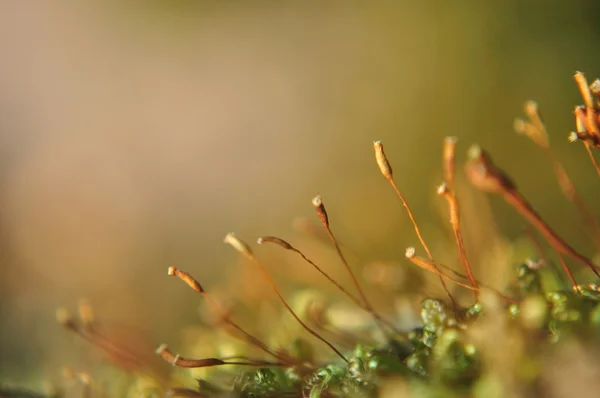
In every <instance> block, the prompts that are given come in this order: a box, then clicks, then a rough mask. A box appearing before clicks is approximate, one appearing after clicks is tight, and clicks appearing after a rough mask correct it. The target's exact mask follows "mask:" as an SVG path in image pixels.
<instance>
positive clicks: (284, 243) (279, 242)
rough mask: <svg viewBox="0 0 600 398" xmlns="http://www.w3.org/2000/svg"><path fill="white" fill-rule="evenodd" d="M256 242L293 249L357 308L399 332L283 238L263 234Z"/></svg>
mask: <svg viewBox="0 0 600 398" xmlns="http://www.w3.org/2000/svg"><path fill="white" fill-rule="evenodd" d="M257 243H258V244H262V243H274V244H276V245H278V246H279V247H282V248H284V249H286V250H290V251H293V252H295V253H297V254H298V255H300V257H302V259H303V260H304V261H306V262H307V263H309V264H310V265H312V267H313V268H314V269H316V270H317V271H318V272H319V273H320V274H321V275H323V276H324V277H325V278H326V279H327V280H328V281H329V282H331V283H332V284H333V285H334V286H335V287H337V288H338V289H339V290H340V291H341V292H342V293H344V294H345V295H346V296H347V297H348V298H349V299H350V300H351V301H352V302H353V303H354V304H356V305H357V306H358V307H359V308H362V309H363V310H365V311H367V312H368V313H369V314H371V316H372V317H373V318H375V319H376V320H377V321H379V322H382V323H383V324H385V325H386V326H387V327H388V328H390V329H392V331H394V332H395V333H399V331H398V330H397V329H396V328H395V327H394V325H393V324H392V323H391V322H390V321H388V320H386V319H385V318H383V317H382V316H381V315H379V314H378V313H377V312H376V311H374V310H373V308H370V307H368V306H366V305H365V303H364V302H362V301H361V300H359V299H358V298H357V297H355V296H354V295H353V294H352V293H350V292H349V291H348V290H347V289H346V288H345V287H343V286H342V285H341V284H340V283H339V282H337V281H336V280H335V279H333V278H332V277H331V276H330V275H329V274H328V273H327V272H325V271H323V269H322V268H321V267H319V266H318V265H317V264H316V263H315V262H314V261H312V260H311V259H309V258H308V257H306V256H305V255H304V253H302V251H300V250H298V249H297V248H295V247H294V246H292V245H291V244H290V243H288V242H287V241H285V240H283V239H280V238H277V237H275V236H263V237H260V238H258V240H257Z"/></svg>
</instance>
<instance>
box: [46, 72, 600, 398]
mask: <svg viewBox="0 0 600 398" xmlns="http://www.w3.org/2000/svg"><path fill="white" fill-rule="evenodd" d="M575 80H576V82H577V84H578V86H579V89H580V90H581V93H582V96H583V99H584V105H583V106H580V107H577V108H576V112H575V116H576V131H575V132H574V133H572V134H571V135H570V139H571V141H580V142H582V143H583V145H584V146H585V148H586V150H587V151H588V153H589V154H590V155H591V154H592V150H593V149H598V148H600V128H599V125H600V119H599V118H598V115H599V114H600V107H599V104H598V99H599V98H600V97H599V92H598V89H597V87H598V85H599V84H600V83H598V82H594V83H593V84H592V85H591V86H590V85H589V84H588V83H587V81H586V80H585V77H584V76H583V74H581V73H577V74H576V76H575ZM590 87H591V89H590ZM525 113H526V115H527V120H518V121H517V122H516V123H515V128H516V129H517V131H518V132H520V133H523V134H526V135H527V136H528V137H529V138H531V139H532V141H533V142H534V143H535V144H536V145H538V146H539V147H540V148H541V149H542V150H544V151H546V152H547V153H548V154H549V155H550V156H549V159H550V161H551V162H552V170H553V171H554V172H555V173H556V176H557V179H558V182H559V183H560V186H561V188H562V189H563V192H564V193H565V194H566V195H567V197H568V198H569V200H571V201H572V202H573V204H574V205H575V206H576V208H577V209H578V210H579V211H580V213H581V214H582V216H583V219H584V220H585V221H586V227H587V231H588V234H589V236H590V237H591V238H592V239H593V240H598V239H600V235H599V233H600V232H599V231H600V229H599V228H598V222H597V220H595V219H592V218H591V216H590V214H592V213H591V212H590V211H589V210H588V209H587V207H586V205H585V204H584V203H583V201H582V200H581V198H580V197H579V196H578V194H577V192H576V190H575V188H574V186H573V185H572V183H571V182H570V180H569V178H568V176H567V174H566V172H565V170H564V168H562V166H561V165H560V163H558V161H557V160H556V159H555V158H554V157H553V155H552V154H551V151H550V148H549V140H548V136H547V134H546V130H545V126H544V125H543V123H542V121H541V119H540V117H539V114H538V112H537V106H536V105H535V103H533V102H528V103H527V104H526V106H525ZM455 147H456V139H453V138H449V139H447V140H446V141H445V142H444V151H443V165H444V179H445V181H444V183H443V184H442V185H441V186H440V188H439V189H438V194H439V195H441V196H443V197H444V198H445V199H446V200H447V202H448V211H449V215H450V221H451V228H452V231H453V238H454V240H455V243H456V249H457V252H458V254H459V258H460V265H461V267H462V272H457V271H455V270H454V269H452V268H450V267H448V266H446V265H444V264H441V263H440V262H438V261H436V260H435V259H434V258H433V255H432V254H431V252H430V250H429V248H428V246H427V244H426V243H425V241H424V239H423V237H422V236H421V234H420V230H419V227H418V225H417V223H416V220H415V219H414V216H413V214H412V212H411V210H410V207H409V206H408V203H407V202H406V200H405V199H404V196H403V195H402V193H401V192H400V191H399V190H398V188H397V186H396V184H395V181H394V178H393V174H392V168H391V166H390V163H389V161H388V159H387V157H386V155H385V154H384V152H383V146H382V143H381V142H380V141H376V142H375V145H374V148H375V156H376V160H377V164H378V165H379V168H380V171H381V173H382V174H383V176H384V177H385V178H386V179H387V180H388V181H389V182H390V184H391V185H392V187H393V188H394V190H395V192H396V194H397V195H398V197H399V199H400V200H401V201H402V203H403V205H404V207H405V208H406V210H407V211H408V215H409V217H410V219H411V221H412V223H413V226H414V229H415V232H416V235H417V236H418V238H419V241H420V243H421V245H422V247H423V249H424V251H425V252H426V254H427V257H419V256H418V255H417V254H416V251H417V250H416V249H415V248H409V249H407V252H406V258H407V260H408V261H410V262H411V263H413V264H414V265H417V266H418V267H419V268H421V269H422V270H423V271H426V272H430V273H433V274H435V275H437V276H438V277H439V278H440V280H441V282H442V284H443V287H444V289H445V292H446V295H445V296H444V297H443V298H439V297H438V298H436V297H425V298H422V299H421V301H420V307H419V310H418V313H419V315H420V321H421V322H420V323H421V324H420V326H419V327H416V328H414V327H413V328H408V329H407V328H404V327H402V324H403V320H402V319H399V318H398V317H396V316H394V315H390V314H389V313H386V314H381V313H379V312H378V311H376V310H375V308H374V306H373V305H372V304H371V303H370V301H369V299H368V298H367V295H366V294H365V293H364V292H363V290H362V289H361V286H360V283H359V280H358V278H357V277H356V276H355V275H354V273H353V272H352V270H351V268H350V267H349V265H348V262H347V260H346V258H345V256H344V253H343V250H342V249H341V245H340V244H339V242H338V241H337V240H336V238H335V236H334V234H333V231H332V229H331V226H330V220H329V217H328V214H327V212H326V210H325V206H324V204H323V201H322V199H321V198H320V197H316V198H315V199H314V200H313V205H314V207H315V210H316V212H317V215H318V218H319V220H320V222H321V224H322V226H323V228H324V231H325V232H326V233H327V237H328V238H330V240H331V242H332V243H333V245H334V247H335V249H336V251H337V254H338V256H339V258H340V260H341V262H342V263H343V265H344V266H345V268H346V271H347V272H348V274H349V276H350V277H351V279H352V281H353V283H354V287H355V288H356V291H357V292H358V293H359V294H358V295H355V294H354V293H350V292H349V291H348V290H347V289H346V288H345V287H344V286H342V285H341V284H340V283H339V282H337V280H336V279H334V278H332V277H331V276H329V275H328V274H327V273H326V272H324V271H323V269H321V268H320V267H319V266H318V265H317V264H316V263H315V262H314V261H312V260H311V259H309V258H307V256H306V255H305V254H304V253H303V252H302V251H300V250H299V249H297V248H296V247H294V246H292V245H291V244H290V243H288V242H287V241H284V240H282V239H280V238H276V237H262V238H260V239H259V243H272V244H276V245H278V246H279V247H281V248H283V249H286V250H289V251H292V252H295V253H296V254H298V255H300V256H301V257H302V259H303V261H305V262H306V263H308V264H310V265H311V266H313V267H314V268H315V269H316V270H317V271H319V272H320V273H321V274H322V275H323V276H324V277H326V278H327V279H329V281H330V282H331V283H332V284H333V285H334V286H335V287H336V288H337V289H338V290H340V292H341V293H342V294H344V295H345V296H347V298H349V299H350V300H351V301H352V302H353V303H354V307H349V308H348V307H346V309H345V311H346V314H347V315H349V316H352V315H353V314H354V313H361V314H366V315H367V317H368V320H367V321H366V322H362V326H361V327H354V328H345V327H344V326H343V325H342V322H339V321H336V320H334V319H333V318H334V317H332V316H330V315H331V314H329V313H328V310H327V308H324V307H317V308H316V309H315V307H314V306H313V307H311V308H310V310H306V311H304V309H301V310H302V311H304V312H303V313H301V314H300V315H301V316H299V315H298V313H299V311H300V310H299V309H298V308H293V306H291V305H290V304H288V302H287V300H286V298H285V297H284V295H283V294H282V293H281V292H280V291H279V289H278V287H277V285H276V284H275V283H274V281H273V279H272V278H271V277H270V275H269V273H268V269H267V268H266V267H264V266H263V265H262V263H261V261H260V260H259V259H258V258H257V256H256V255H255V254H254V253H253V251H252V249H251V248H250V246H249V245H247V244H246V243H244V242H243V241H241V240H240V239H239V238H237V237H236V236H235V235H233V234H228V235H227V237H226V243H228V244H230V245H231V246H232V247H233V248H234V249H236V250H237V251H238V252H239V253H240V254H241V255H243V256H244V257H245V258H246V260H247V261H248V262H249V263H252V264H254V265H256V266H257V267H258V268H257V270H258V272H259V273H261V274H262V275H263V276H264V277H265V279H266V280H267V282H269V284H270V286H271V288H272V289H273V291H274V293H276V295H277V296H278V299H279V300H280V301H281V302H282V304H283V305H284V308H285V309H286V314H288V315H292V316H293V317H294V318H295V322H296V325H300V326H301V327H298V328H297V329H298V330H299V332H298V335H297V336H295V337H294V338H293V339H292V342H291V343H290V345H289V346H288V347H279V348H274V347H272V344H270V343H269V340H268V337H269V336H268V333H265V334H264V335H261V336H256V335H254V334H252V333H250V332H248V331H247V330H246V329H244V327H243V326H242V325H241V323H238V322H237V321H236V320H235V319H234V318H233V316H232V315H231V314H230V313H228V312H227V310H226V309H224V308H223V307H222V305H221V304H220V303H219V302H218V300H215V299H214V298H213V297H212V296H211V295H210V293H209V292H207V291H206V290H205V289H204V287H203V286H201V285H200V283H199V282H198V281H196V280H195V279H194V278H193V277H192V276H191V275H190V274H187V273H186V272H184V271H181V270H178V269H176V268H174V267H171V268H169V275H172V276H176V277H178V278H179V279H181V280H182V281H183V282H185V283H186V284H187V285H188V286H189V287H191V288H192V289H193V290H195V291H196V292H198V293H199V294H200V295H201V296H202V297H203V298H204V299H205V300H206V302H207V304H208V305H209V306H210V307H211V308H212V309H213V312H214V313H215V314H217V316H218V319H219V323H218V325H219V326H221V328H219V330H226V331H227V332H228V333H229V334H231V335H233V337H235V338H237V339H238V340H240V341H241V342H242V343H244V344H245V345H246V346H248V347H249V350H248V352H243V353H239V355H238V354H237V353H236V354H234V355H231V354H229V353H227V354H225V353H223V352H219V347H215V350H213V351H214V352H215V353H217V356H216V357H208V358H206V357H204V358H201V359H189V358H186V357H182V356H180V355H178V354H175V353H173V352H171V351H170V350H169V349H168V347H167V346H166V345H162V346H160V348H159V349H158V350H157V353H158V354H159V355H160V356H161V357H162V358H163V359H164V360H165V361H166V362H168V363H169V364H170V365H173V366H175V367H176V368H185V369H193V370H194V371H196V372H197V371H198V369H200V371H201V372H202V373H193V377H195V378H196V379H197V382H194V383H190V382H189V381H188V382H187V383H188V384H187V385H186V384H185V383H186V382H184V381H180V382H179V383H177V382H174V381H166V380H164V378H162V376H161V375H160V374H159V375H156V374H155V373H153V372H152V371H151V370H150V368H149V366H148V363H147V362H146V361H145V360H144V359H143V358H142V356H140V355H137V354H136V353H133V352H131V351H129V350H128V349H126V348H124V347H119V346H118V344H113V343H114V342H111V341H109V340H108V339H107V338H106V337H105V336H103V335H101V334H99V333H97V330H98V329H96V325H95V323H92V321H91V320H90V319H93V316H90V308H89V307H86V308H84V311H82V316H81V318H82V320H81V321H77V320H75V319H73V318H72V317H70V316H68V315H67V314H65V313H62V312H61V313H60V316H59V321H60V323H61V324H62V325H63V326H65V327H66V328H67V329H68V330H70V331H72V332H75V333H76V334H79V335H80V336H82V337H84V338H86V339H87V340H90V341H91V342H92V343H93V344H94V345H96V346H97V347H98V348H100V349H102V350H104V351H105V352H106V353H107V354H108V355H109V356H110V357H111V358H112V359H113V361H114V362H115V363H117V364H118V365H119V366H121V367H124V368H127V369H128V370H130V371H132V372H133V373H134V374H144V375H145V376H144V377H145V378H146V379H150V380H154V383H152V382H150V383H149V384H148V385H147V386H146V387H145V388H143V389H137V390H136V394H137V396H140V394H141V395H143V396H160V395H164V394H168V395H170V396H192V397H194V396H196V397H256V398H258V397H265V398H266V397H311V398H317V397H347V396H358V397H360V396H368V397H370V396H379V395H381V396H400V395H401V394H403V395H402V396H419V397H465V396H472V397H504V396H547V395H548V394H550V393H551V392H552V393H553V394H555V396H562V395H557V394H558V391H561V390H560V389H561V388H563V387H564V386H565V385H567V386H568V391H569V392H570V393H573V394H575V393H582V392H586V391H588V392H589V391H592V390H594V389H596V391H597V388H598V386H597V385H595V384H593V383H594V382H593V379H590V378H586V377H585V372H582V371H578V370H577V369H579V368H578V367H577V366H576V365H577V363H579V362H582V363H585V368H586V369H589V368H593V369H595V371H600V360H598V359H597V358H599V357H600V356H598V355H596V354H594V353H595V352H596V351H599V350H600V345H599V344H598V343H599V341H598V337H599V336H600V333H599V332H600V289H599V288H598V287H597V285H595V284H591V283H588V284H579V283H578V282H577V281H576V278H575V275H574V273H573V272H572V271H571V269H570V267H569V266H568V265H567V263H566V262H565V260H564V258H569V259H571V260H573V261H574V262H578V263H580V264H581V265H582V266H583V267H584V270H586V272H588V273H590V275H592V273H593V274H594V275H595V277H597V276H599V275H600V271H599V267H598V266H597V265H596V264H594V263H593V262H592V261H591V260H589V259H588V257H586V256H585V255H583V254H581V253H579V252H577V251H576V250H575V249H573V248H572V247H571V246H569V244H568V243H567V242H565V241H564V239H562V238H561V237H560V236H559V235H558V234H557V233H556V232H555V231H554V230H552V228H551V227H550V226H549V225H548V224H547V223H546V222H545V221H544V220H543V218H542V217H541V216H540V215H539V214H538V213H537V212H536V211H535V209H534V208H533V206H532V205H531V204H530V203H528V201H527V199H526V198H525V197H524V196H523V195H522V194H521V192H520V191H519V190H518V189H517V187H516V185H515V184H514V183H513V182H512V179H511V178H510V177H509V176H507V175H506V174H505V173H504V172H503V171H502V170H501V169H500V168H498V167H497V166H496V165H495V164H494V163H493V161H492V160H491V157H490V155H489V154H488V153H487V152H485V151H484V150H482V149H481V148H479V147H472V148H471V149H470V150H469V160H468V162H467V164H466V169H465V170H466V174H467V177H468V178H469V180H470V182H471V184H472V185H473V186H474V187H475V188H477V189H479V190H481V191H483V192H487V193H491V194H496V195H499V196H500V197H502V198H503V199H504V200H505V201H506V202H507V204H508V205H510V206H511V207H512V208H513V209H514V210H515V211H516V212H518V213H519V214H520V215H521V216H522V217H523V218H524V219H525V220H526V221H527V222H528V223H529V224H530V225H531V226H532V227H533V228H534V229H535V230H537V232H538V233H539V234H540V235H541V236H542V237H543V238H544V239H545V240H546V243H547V245H548V246H549V247H550V248H552V249H553V250H554V251H555V252H556V254H557V259H558V264H560V267H561V268H560V269H557V267H555V266H554V264H553V263H552V262H551V261H549V259H546V258H544V259H542V258H540V259H536V260H531V259H529V260H527V261H526V262H524V263H522V264H519V265H518V266H517V267H516V268H515V269H514V273H513V276H512V278H511V282H510V283H509V284H508V285H507V286H503V288H502V291H500V290H498V289H496V288H492V287H490V286H489V285H487V284H486V283H485V282H486V281H481V280H478V279H477V275H476V274H475V272H474V271H473V269H472V268H471V265H470V261H469V258H468V256H467V254H466V251H465V248H464V242H463V237H462V230H461V215H460V203H459V198H458V197H457V195H456V194H455V191H454V176H455ZM591 159H592V161H593V165H594V167H595V168H596V170H597V171H598V174H599V175H600V168H598V166H597V165H596V163H595V160H594V158H593V156H592V157H591ZM565 277H566V278H565ZM579 278H580V277H579V275H578V279H579ZM452 285H455V286H458V287H459V288H461V289H463V288H464V289H465V290H464V292H467V293H469V294H472V295H473V299H470V298H469V299H466V298H465V297H457V296H458V295H457V294H456V292H454V293H452V291H451V290H453V289H451V288H450V287H449V286H452ZM466 300H469V302H471V303H474V304H471V305H467V306H464V305H461V304H460V303H461V302H463V303H464V302H465V301H466ZM328 315H329V316H328ZM94 322H95V321H94ZM303 329H304V330H303ZM215 333H216V332H215ZM300 333H302V334H300ZM309 339H310V340H309ZM205 344H206V345H210V342H207V343H205ZM571 364H573V366H571ZM175 371H176V372H179V373H178V375H179V376H181V372H185V371H184V370H180V369H175ZM557 374H561V375H564V376H563V377H562V378H558V377H556V375H557ZM85 380H86V386H88V387H89V386H90V385H91V386H92V387H89V388H86V389H85V391H86V394H87V395H88V396H102V393H100V392H99V391H98V389H97V388H93V386H94V382H93V379H90V378H89V377H88V378H86V379H85ZM188 380H189V379H188ZM590 380H591V381H590ZM195 383H197V384H196V385H194V384H195ZM590 383H591V384H590ZM177 384H179V386H177ZM58 395H60V394H58Z"/></svg>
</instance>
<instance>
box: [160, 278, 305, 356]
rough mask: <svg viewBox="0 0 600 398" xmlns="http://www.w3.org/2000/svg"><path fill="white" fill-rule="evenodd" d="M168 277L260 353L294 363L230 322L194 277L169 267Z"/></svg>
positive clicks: (227, 316) (227, 315)
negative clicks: (199, 298)
mask: <svg viewBox="0 0 600 398" xmlns="http://www.w3.org/2000/svg"><path fill="white" fill-rule="evenodd" d="M168 275H169V276H176V277H177V278H179V279H181V280H182V281H183V282H185V283H186V284H187V285H188V286H189V287H190V288H192V289H193V290H194V291H196V292H198V293H200V295H202V297H203V298H204V299H205V300H206V301H207V302H208V303H209V305H210V306H212V308H213V309H214V310H215V312H216V313H217V314H218V315H219V317H220V318H221V319H222V320H223V322H225V323H226V324H228V325H229V326H231V327H233V328H234V329H235V330H237V331H238V332H239V333H240V334H242V335H243V336H244V339H245V340H246V341H247V342H248V343H250V344H252V345H254V346H255V347H257V348H259V349H261V350H262V351H264V352H266V353H267V354H269V355H271V356H273V357H274V358H276V359H277V360H279V361H282V362H286V363H293V362H294V361H293V360H292V359H291V358H287V357H285V356H283V355H280V354H279V353H277V352H276V351H274V350H272V349H271V348H269V346H267V344H265V343H264V342H262V341H261V340H260V339H258V338H257V337H255V336H253V335H252V334H250V333H248V332H247V331H246V330H244V329H243V328H242V327H241V326H239V325H238V324H237V323H236V322H234V321H232V320H231V318H230V316H229V314H227V313H226V312H225V310H224V309H223V308H222V307H221V306H220V305H219V304H218V303H217V302H216V301H215V300H214V299H213V298H212V296H211V295H210V294H208V293H207V292H206V291H205V290H204V289H203V288H202V286H201V285H200V283H199V282H198V281H197V280H196V279H194V277H192V276H191V275H190V274H188V273H187V272H185V271H182V270H180V269H178V268H175V267H169V269H168Z"/></svg>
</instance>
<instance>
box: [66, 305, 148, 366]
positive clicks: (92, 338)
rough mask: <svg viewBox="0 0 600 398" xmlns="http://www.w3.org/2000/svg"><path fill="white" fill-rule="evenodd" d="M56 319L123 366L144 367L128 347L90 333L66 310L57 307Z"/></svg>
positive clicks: (141, 361)
mask: <svg viewBox="0 0 600 398" xmlns="http://www.w3.org/2000/svg"><path fill="white" fill-rule="evenodd" d="M56 319H57V321H58V323H59V324H60V325H62V326H63V327H64V328H66V329H67V330H69V331H71V332H73V333H75V334H76V335H78V336H80V337H81V338H83V339H84V340H87V341H88V342H90V343H91V344H92V345H93V346H95V347H97V348H99V349H100V350H102V351H104V352H105V353H106V354H107V355H108V356H109V357H111V358H112V359H113V360H114V361H115V362H116V363H118V364H120V365H123V366H125V367H131V366H133V367H135V368H138V369H143V368H144V362H143V360H142V359H141V358H140V357H139V356H138V355H137V354H136V353H133V352H130V351H129V350H128V349H125V348H123V347H117V346H116V345H115V344H113V343H112V342H111V341H109V340H107V339H105V338H104V337H102V336H100V335H97V334H95V333H90V330H88V329H86V326H84V325H81V324H79V323H78V322H76V321H75V320H74V319H73V318H72V317H71V315H70V314H69V313H68V312H67V311H66V310H64V309H59V310H58V311H57V312H56Z"/></svg>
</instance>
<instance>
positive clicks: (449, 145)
mask: <svg viewBox="0 0 600 398" xmlns="http://www.w3.org/2000/svg"><path fill="white" fill-rule="evenodd" d="M442 159H443V162H442V163H443V169H444V176H445V178H446V183H444V184H442V185H441V186H440V187H439V188H438V191H437V192H438V195H442V196H443V197H444V198H445V199H446V201H447V202H448V211H449V212H450V225H451V226H452V231H453V233H454V240H455V241H456V247H457V248H458V255H459V258H460V262H461V264H462V267H463V269H464V270H465V272H466V273H467V275H468V277H469V281H470V282H471V285H473V287H477V280H476V279H475V276H474V275H473V271H472V269H471V264H470V263H469V259H468V257H467V253H466V250H465V245H464V242H463V237H462V231H461V229H460V208H459V206H458V199H457V197H456V193H455V191H454V188H453V186H454V178H455V164H456V161H455V159H456V138H454V137H447V138H446V139H445V140H444V149H443V156H442ZM473 294H474V296H475V301H477V300H478V299H479V291H478V290H474V291H473Z"/></svg>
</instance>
